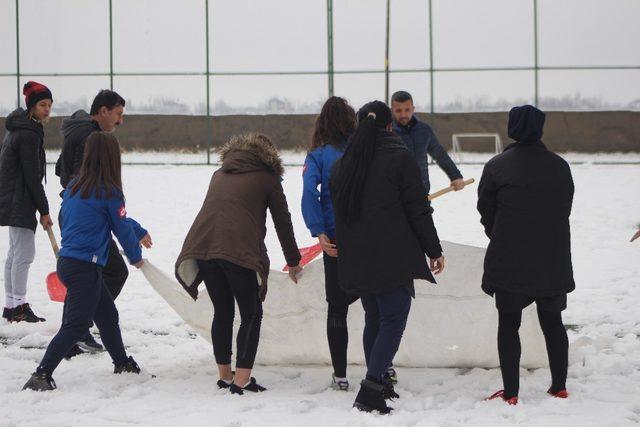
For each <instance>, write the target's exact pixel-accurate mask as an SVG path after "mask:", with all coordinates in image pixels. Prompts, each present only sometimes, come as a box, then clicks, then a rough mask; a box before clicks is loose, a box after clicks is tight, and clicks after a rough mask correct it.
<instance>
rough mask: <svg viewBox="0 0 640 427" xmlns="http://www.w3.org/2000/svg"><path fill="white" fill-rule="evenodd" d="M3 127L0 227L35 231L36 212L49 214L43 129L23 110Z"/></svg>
mask: <svg viewBox="0 0 640 427" xmlns="http://www.w3.org/2000/svg"><path fill="white" fill-rule="evenodd" d="M5 126H6V128H7V130H8V132H7V134H6V136H5V138H4V141H3V142H2V148H0V225H4V226H11V227H22V228H29V229H31V230H33V231H35V230H36V227H37V226H38V221H37V219H36V211H38V212H40V215H48V214H49V202H48V201H47V195H46V194H45V191H44V187H43V185H42V179H43V178H44V176H45V168H46V159H45V153H44V129H43V128H42V124H40V123H38V122H36V121H35V120H32V119H30V118H29V117H27V112H26V111H25V110H23V109H22V108H18V109H17V110H15V111H14V112H13V113H11V114H9V116H8V117H7V120H6V122H5Z"/></svg>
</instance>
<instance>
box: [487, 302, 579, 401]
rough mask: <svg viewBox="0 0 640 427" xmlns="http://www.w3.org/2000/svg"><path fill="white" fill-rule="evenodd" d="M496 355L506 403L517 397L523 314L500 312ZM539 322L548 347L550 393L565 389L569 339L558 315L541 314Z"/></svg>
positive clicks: (551, 313)
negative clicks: (507, 400) (519, 330)
mask: <svg viewBox="0 0 640 427" xmlns="http://www.w3.org/2000/svg"><path fill="white" fill-rule="evenodd" d="M498 314H499V324H498V355H499V356H500V370H501V371H502V382H503V384H504V397H505V398H507V399H509V398H511V397H514V396H517V395H518V390H519V387H520V372H519V369H520V353H521V348H520V336H519V334H518V329H520V322H521V319H522V311H516V312H507V311H499V312H498ZM538 319H539V320H540V326H541V327H542V333H543V334H544V339H545V342H546V344H547V354H548V356H549V366H550V368H551V392H554V393H555V392H558V391H560V390H564V389H565V383H566V381H567V366H568V358H569V339H568V338H567V331H566V330H565V327H564V324H563V323H562V313H561V312H551V311H541V310H540V309H539V308H538Z"/></svg>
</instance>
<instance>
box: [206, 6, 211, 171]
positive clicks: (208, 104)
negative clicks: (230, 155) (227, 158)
mask: <svg viewBox="0 0 640 427" xmlns="http://www.w3.org/2000/svg"><path fill="white" fill-rule="evenodd" d="M204 9H205V37H206V38H207V39H206V41H205V47H206V49H207V54H206V63H207V71H206V73H205V78H206V79H207V119H206V120H207V164H208V165H210V164H211V147H212V145H213V141H212V130H211V94H210V86H209V85H210V77H211V76H210V70H209V0H205V2H204Z"/></svg>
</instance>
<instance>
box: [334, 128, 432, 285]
mask: <svg viewBox="0 0 640 427" xmlns="http://www.w3.org/2000/svg"><path fill="white" fill-rule="evenodd" d="M340 165H341V160H339V161H338V162H336V164H335V166H334V168H333V171H332V174H331V187H334V185H335V177H336V173H337V171H338V170H339V168H340ZM333 194H335V192H332V195H333ZM333 203H334V206H335V204H336V200H335V199H334V200H333ZM361 206H362V211H361V214H360V218H359V219H358V220H356V221H354V222H353V223H351V224H347V223H345V221H343V220H342V218H340V215H338V214H336V241H337V246H338V278H339V284H340V287H341V288H342V289H343V290H344V291H345V292H347V293H350V294H354V295H358V296H371V295H380V294H383V293H386V292H390V291H393V290H394V289H397V288H398V287H402V286H406V287H408V288H409V289H410V291H411V293H412V294H413V293H414V292H413V280H414V279H424V280H428V281H430V282H432V283H435V280H434V278H433V275H432V274H431V271H430V270H429V265H428V264H427V259H426V256H425V254H426V255H428V256H429V257H430V258H438V257H440V256H441V255H442V248H441V247H440V239H439V238H438V233H437V232H436V228H435V226H434V224H433V218H432V217H431V208H430V207H429V204H428V203H427V190H426V189H425V187H424V185H423V184H422V180H421V178H420V170H419V169H418V165H417V163H416V161H415V159H414V158H413V156H412V155H411V153H409V150H407V147H406V146H405V145H404V143H403V142H402V140H401V139H400V138H399V137H398V136H396V135H394V134H392V133H389V132H386V131H380V132H379V135H378V139H377V141H376V152H375V155H374V158H373V160H372V162H371V164H370V165H369V170H368V173H367V180H366V183H365V186H364V190H363V193H362V205H361Z"/></svg>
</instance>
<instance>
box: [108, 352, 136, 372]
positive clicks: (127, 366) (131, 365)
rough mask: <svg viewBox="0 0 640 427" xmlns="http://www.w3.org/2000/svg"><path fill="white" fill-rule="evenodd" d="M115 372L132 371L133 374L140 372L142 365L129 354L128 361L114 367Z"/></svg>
mask: <svg viewBox="0 0 640 427" xmlns="http://www.w3.org/2000/svg"><path fill="white" fill-rule="evenodd" d="M113 373H114V374H122V373H131V374H139V373H140V366H138V364H137V363H136V361H135V360H133V357H131V356H129V358H128V359H127V361H126V362H124V363H123V364H121V365H116V366H115V367H114V368H113Z"/></svg>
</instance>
